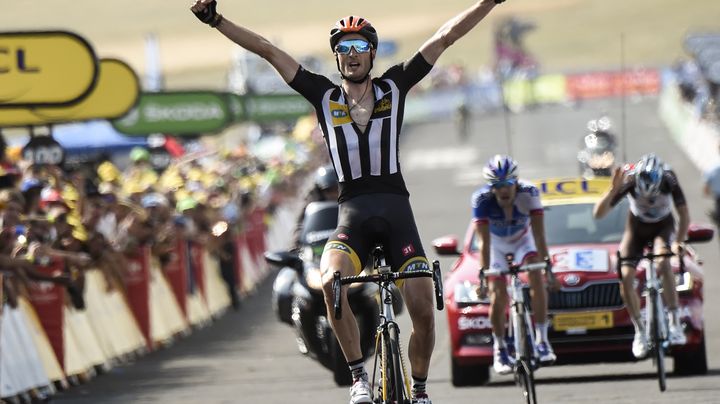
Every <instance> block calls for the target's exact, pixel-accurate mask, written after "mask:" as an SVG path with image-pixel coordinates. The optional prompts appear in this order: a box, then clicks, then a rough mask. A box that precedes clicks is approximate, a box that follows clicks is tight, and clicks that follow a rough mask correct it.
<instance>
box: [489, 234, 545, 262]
mask: <svg viewBox="0 0 720 404" xmlns="http://www.w3.org/2000/svg"><path fill="white" fill-rule="evenodd" d="M507 254H513V255H514V256H515V259H514V261H515V262H516V263H519V264H522V263H524V262H525V260H526V259H528V258H529V257H533V256H536V255H537V247H535V238H534V237H533V235H532V232H531V231H529V230H527V231H525V234H523V235H522V236H520V237H519V238H517V239H514V240H508V239H503V238H500V237H493V236H490V268H491V269H493V270H498V271H501V272H506V271H507V270H508V265H507V260H506V259H505V256H506V255H507Z"/></svg>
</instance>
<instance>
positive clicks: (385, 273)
mask: <svg viewBox="0 0 720 404" xmlns="http://www.w3.org/2000/svg"><path fill="white" fill-rule="evenodd" d="M373 256H374V269H375V272H376V273H374V274H371V275H364V276H348V277H341V276H340V273H339V272H335V274H334V279H333V293H334V310H335V318H336V319H340V318H341V316H342V306H341V304H340V292H341V289H340V288H341V286H342V285H349V284H352V283H357V282H374V283H376V284H377V285H378V286H379V288H380V302H379V304H380V323H379V325H378V327H377V333H376V335H375V363H374V365H373V375H372V384H371V387H370V391H371V392H374V391H375V381H376V380H377V378H376V376H377V375H376V370H377V369H378V366H377V365H378V363H377V361H378V356H379V357H380V361H381V363H380V369H381V377H382V386H380V396H381V397H380V400H381V401H378V399H377V398H374V399H373V402H376V403H387V404H390V403H397V404H404V403H409V402H410V398H411V393H410V378H409V377H408V374H407V369H406V366H405V361H404V360H403V355H402V349H401V347H400V338H399V337H400V327H399V326H398V324H397V323H396V322H395V310H394V308H393V299H394V298H395V297H394V296H393V294H392V292H391V291H390V285H391V284H393V283H394V282H395V281H397V280H400V279H409V278H421V277H427V278H432V279H433V283H434V285H435V298H436V305H437V309H438V310H442V308H443V305H444V302H443V300H442V296H443V292H442V278H441V274H440V263H439V262H438V261H433V270H432V271H415V272H402V273H399V272H393V271H392V269H391V268H390V266H388V265H386V262H385V258H384V255H383V253H382V249H380V248H376V250H375V251H374V254H373ZM388 373H392V374H388ZM397 386H401V387H400V388H396V387H397Z"/></svg>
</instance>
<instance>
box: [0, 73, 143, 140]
mask: <svg viewBox="0 0 720 404" xmlns="http://www.w3.org/2000/svg"><path fill="white" fill-rule="evenodd" d="M138 94H139V82H138V78H137V76H136V75H135V72H134V71H133V70H132V69H131V68H130V67H129V66H128V65H127V64H125V63H124V62H121V61H119V60H116V59H103V60H101V61H100V74H99V75H98V81H97V85H96V86H95V87H94V89H93V91H92V92H91V93H90V94H89V95H88V96H87V97H86V98H84V99H83V100H82V101H80V102H79V103H77V104H75V105H72V106H67V107H43V108H0V127H13V126H29V125H49V124H57V123H67V122H78V121H86V120H91V119H113V118H117V117H120V116H123V115H125V114H126V113H127V111H128V110H130V108H131V107H132V106H133V105H135V102H136V101H137V98H138Z"/></svg>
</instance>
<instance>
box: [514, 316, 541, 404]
mask: <svg viewBox="0 0 720 404" xmlns="http://www.w3.org/2000/svg"><path fill="white" fill-rule="evenodd" d="M515 322H516V324H514V326H515V332H516V333H517V334H516V335H517V339H516V341H517V346H516V348H515V349H517V350H518V352H519V355H517V356H518V360H517V363H516V364H515V382H516V383H517V384H518V385H519V386H520V388H521V389H522V392H523V398H524V401H525V402H526V403H527V404H535V403H537V398H536V396H535V374H534V371H533V364H532V360H533V357H534V356H535V355H534V352H535V351H534V349H533V347H532V342H531V339H530V336H529V335H528V332H531V331H530V330H529V329H528V325H527V322H526V321H525V313H524V310H522V309H520V310H518V312H517V313H516V315H515Z"/></svg>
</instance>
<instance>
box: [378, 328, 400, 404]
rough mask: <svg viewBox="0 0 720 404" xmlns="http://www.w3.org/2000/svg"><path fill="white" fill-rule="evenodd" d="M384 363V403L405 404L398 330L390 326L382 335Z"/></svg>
mask: <svg viewBox="0 0 720 404" xmlns="http://www.w3.org/2000/svg"><path fill="white" fill-rule="evenodd" d="M382 339H383V343H382V350H383V352H382V357H383V360H382V363H381V368H382V369H381V375H382V380H381V384H380V392H381V398H382V401H381V402H382V403H384V404H403V403H405V401H403V400H404V397H405V394H404V392H405V385H404V383H403V372H402V362H401V361H402V358H401V353H400V352H401V351H400V340H399V337H398V332H397V328H395V327H393V326H390V327H388V328H387V329H385V330H384V331H383V333H382Z"/></svg>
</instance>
